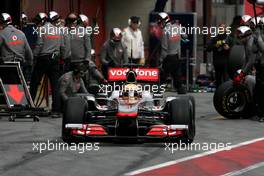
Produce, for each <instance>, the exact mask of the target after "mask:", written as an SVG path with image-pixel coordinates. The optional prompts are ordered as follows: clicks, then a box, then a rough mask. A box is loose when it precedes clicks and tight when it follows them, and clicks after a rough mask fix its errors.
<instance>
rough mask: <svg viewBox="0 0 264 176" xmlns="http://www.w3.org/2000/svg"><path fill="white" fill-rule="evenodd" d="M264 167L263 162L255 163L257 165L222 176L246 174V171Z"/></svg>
mask: <svg viewBox="0 0 264 176" xmlns="http://www.w3.org/2000/svg"><path fill="white" fill-rule="evenodd" d="M263 166H264V162H261V163H257V164H254V165H251V166H249V167H246V168H244V169H241V170H237V171H233V172H229V173H226V174H224V175H222V176H236V175H241V174H243V173H246V172H248V171H251V170H253V169H257V168H259V167H263Z"/></svg>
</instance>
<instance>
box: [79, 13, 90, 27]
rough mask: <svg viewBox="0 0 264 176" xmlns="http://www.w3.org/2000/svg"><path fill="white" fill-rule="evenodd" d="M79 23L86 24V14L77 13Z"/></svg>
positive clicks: (87, 20)
mask: <svg viewBox="0 0 264 176" xmlns="http://www.w3.org/2000/svg"><path fill="white" fill-rule="evenodd" d="M79 23H81V24H83V25H85V26H88V24H89V18H88V17H87V16H86V15H84V14H80V15H79Z"/></svg>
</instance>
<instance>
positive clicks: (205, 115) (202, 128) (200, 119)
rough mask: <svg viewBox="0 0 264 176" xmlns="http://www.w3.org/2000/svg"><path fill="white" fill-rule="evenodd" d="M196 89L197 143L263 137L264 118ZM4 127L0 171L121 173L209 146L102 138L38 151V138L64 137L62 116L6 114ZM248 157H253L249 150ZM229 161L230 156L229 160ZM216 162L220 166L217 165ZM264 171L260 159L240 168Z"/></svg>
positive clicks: (9, 175)
mask: <svg viewBox="0 0 264 176" xmlns="http://www.w3.org/2000/svg"><path fill="white" fill-rule="evenodd" d="M192 95H193V96H194V97H195V99H196V125H197V133H196V138H195V141H194V142H195V143H199V144H204V143H207V144H215V143H218V144H219V143H223V144H226V145H227V144H228V145H236V144H239V143H241V142H245V141H250V140H253V139H256V138H262V137H264V123H259V122H256V121H251V120H241V119H239V120H227V119H224V118H223V117H221V116H219V115H218V114H217V113H216V111H215V110H214V107H213V103H212V97H213V94H210V93H203V94H199V93H197V94H192ZM0 130H1V132H0V175H1V176H2V175H3V176H13V175H14V176H15V175H23V176H24V175H26V176H35V175H39V176H46V175H49V176H56V175H58V176H61V175H64V176H72V175H78V176H82V175H85V176H90V175H91V176H93V175H100V176H103V175H107V176H111V175H113V176H118V175H124V174H126V173H129V172H132V171H136V170H138V169H142V168H147V167H150V166H155V165H160V164H162V163H166V162H168V161H173V160H179V159H182V158H186V157H190V156H193V155H196V154H200V153H204V152H206V151H203V150H174V151H173V152H172V150H169V148H166V145H167V146H168V145H169V144H165V143H145V144H116V143H99V144H98V146H99V147H98V146H97V144H92V145H93V146H92V148H91V146H89V147H88V148H87V150H82V149H81V148H79V149H80V150H78V149H77V150H71V151H70V150H67V151H65V150H64V151H62V150H61V151H59V150H45V151H42V152H41V153H40V151H39V150H37V149H36V148H34V147H36V144H40V143H45V144H47V141H48V140H49V142H51V143H52V142H54V143H55V142H56V143H59V142H62V141H61V139H60V133H61V119H51V118H49V117H47V118H42V119H41V120H40V122H32V120H17V121H16V122H8V120H7V118H4V117H3V118H2V119H0ZM54 143H53V144H54ZM98 148H99V149H98ZM73 149H74V148H73ZM75 149H76V148H75ZM170 149H171V148H170ZM252 150H253V149H251V151H252ZM263 150H264V146H263ZM82 152H84V153H82ZM253 152H254V151H253ZM248 157H249V158H248V159H249V160H250V155H248ZM226 162H227V163H228V162H231V161H229V160H226ZM262 162H263V161H262ZM204 164H208V163H204ZM256 164H257V163H256ZM252 165H253V164H252ZM215 167H216V169H217V168H218V166H215ZM188 168H189V169H191V170H194V171H196V170H197V174H196V175H209V174H208V172H201V168H198V167H195V165H188ZM241 169H242V168H241ZM205 170H206V169H205ZM263 171H264V166H263V165H260V166H259V167H256V168H253V169H251V170H248V171H245V172H242V173H239V172H238V175H243V176H246V175H247V176H248V175H252V176H253V175H254V176H256V175H263ZM199 173H200V174H199ZM227 173H228V172H227ZM143 175H144V174H143ZM173 175H174V174H173ZM181 175H184V173H181ZM215 175H217V174H215Z"/></svg>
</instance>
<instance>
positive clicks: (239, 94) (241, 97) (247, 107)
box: [213, 81, 255, 119]
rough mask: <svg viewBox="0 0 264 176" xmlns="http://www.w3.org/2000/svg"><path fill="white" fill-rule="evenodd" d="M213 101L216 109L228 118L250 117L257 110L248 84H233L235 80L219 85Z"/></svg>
mask: <svg viewBox="0 0 264 176" xmlns="http://www.w3.org/2000/svg"><path fill="white" fill-rule="evenodd" d="M213 102H214V107H215V109H216V111H217V112H218V113H219V114H220V115H222V116H224V117H226V118H228V119H237V118H249V117H252V116H253V115H254V112H255V108H254V107H255V106H254V102H253V98H252V95H251V93H250V91H249V89H248V88H247V86H245V85H243V84H241V85H233V81H227V82H225V83H223V84H222V85H220V86H219V88H218V89H217V90H216V91H215V94H214V100H213Z"/></svg>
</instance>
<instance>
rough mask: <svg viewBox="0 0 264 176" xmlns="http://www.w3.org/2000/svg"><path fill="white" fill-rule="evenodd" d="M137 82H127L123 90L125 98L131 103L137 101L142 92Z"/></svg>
mask: <svg viewBox="0 0 264 176" xmlns="http://www.w3.org/2000/svg"><path fill="white" fill-rule="evenodd" d="M137 89H138V86H137V84H126V85H125V87H124V91H123V99H124V100H128V101H129V103H132V104H133V103H136V102H137V101H138V100H139V98H140V94H139V92H138V90H137Z"/></svg>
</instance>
